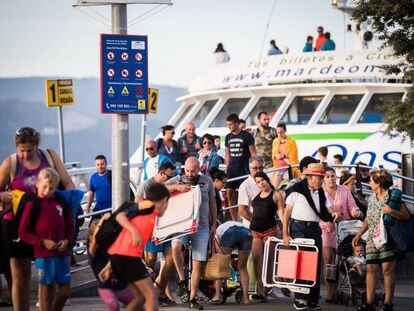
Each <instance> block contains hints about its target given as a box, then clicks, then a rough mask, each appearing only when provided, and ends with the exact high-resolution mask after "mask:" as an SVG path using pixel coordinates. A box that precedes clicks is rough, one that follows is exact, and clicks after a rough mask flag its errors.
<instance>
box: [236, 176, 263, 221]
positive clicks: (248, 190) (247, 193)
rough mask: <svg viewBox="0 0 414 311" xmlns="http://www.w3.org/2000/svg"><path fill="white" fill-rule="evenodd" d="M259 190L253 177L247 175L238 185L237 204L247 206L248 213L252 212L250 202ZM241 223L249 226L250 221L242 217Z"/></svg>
mask: <svg viewBox="0 0 414 311" xmlns="http://www.w3.org/2000/svg"><path fill="white" fill-rule="evenodd" d="M259 192H260V190H259V187H257V185H256V182H255V181H254V178H253V177H252V176H249V177H248V178H247V179H246V180H245V181H243V182H242V184H241V185H240V187H239V194H238V200H237V204H238V205H245V206H248V207H249V211H250V213H253V206H252V202H253V199H254V198H255V197H256V196H257V195H258V194H259ZM243 224H245V225H246V226H250V221H248V220H246V219H244V218H243Z"/></svg>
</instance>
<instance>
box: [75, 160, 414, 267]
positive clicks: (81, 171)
mask: <svg viewBox="0 0 414 311" xmlns="http://www.w3.org/2000/svg"><path fill="white" fill-rule="evenodd" d="M130 167H131V168H138V169H142V168H143V163H132V164H131V165H130ZM332 167H333V168H347V169H349V170H351V169H355V177H356V178H355V179H356V182H357V191H358V193H359V194H361V195H369V194H372V193H373V191H372V190H371V189H370V185H369V184H367V183H364V182H362V181H361V169H372V168H373V167H370V166H366V165H359V164H352V165H332ZM108 168H111V166H110V165H109V166H108ZM294 168H299V165H287V166H282V167H278V168H270V169H265V170H264V172H265V173H273V172H277V171H286V170H287V172H288V175H289V180H291V179H293V177H294V175H293V169H294ZM95 171H96V169H95V168H94V167H87V168H78V167H73V166H72V168H71V169H69V170H68V173H69V175H71V176H73V177H76V176H77V175H86V174H91V173H94V172H95ZM249 176H250V175H249V174H246V175H243V176H238V177H234V178H230V179H228V180H227V181H228V182H231V181H237V180H243V179H246V178H248V177H249ZM392 176H393V177H396V178H401V179H404V180H407V181H409V182H414V179H413V178H409V177H406V176H402V175H398V174H392ZM131 182H134V183H135V181H133V180H131ZM135 188H136V186H135ZM134 193H135V192H134ZM403 202H405V203H410V204H414V197H412V196H409V195H405V194H403ZM85 204H86V202H85V201H84V200H83V202H82V205H83V206H84V205H85ZM233 208H238V205H232V206H227V207H223V208H222V210H230V209H233ZM111 211H112V209H111V208H108V209H105V210H101V211H96V212H90V213H87V214H84V215H80V216H79V217H78V218H79V219H85V218H90V217H92V216H95V215H100V214H103V213H107V212H111ZM87 229H88V228H87V227H83V228H81V229H80V231H84V230H87ZM73 250H74V251H76V252H79V251H82V250H86V245H82V246H79V247H76V248H74V249H73ZM89 267H90V266H89V265H87V266H85V267H81V268H77V269H73V270H71V273H74V272H78V271H83V270H86V269H88V268H89Z"/></svg>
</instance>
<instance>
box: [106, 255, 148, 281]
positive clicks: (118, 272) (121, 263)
mask: <svg viewBox="0 0 414 311" xmlns="http://www.w3.org/2000/svg"><path fill="white" fill-rule="evenodd" d="M109 260H110V261H111V267H112V271H113V272H114V274H115V276H116V278H117V279H118V281H119V282H121V283H127V284H128V283H134V282H136V281H140V280H143V279H145V278H147V277H149V274H148V270H147V267H146V266H145V264H144V262H143V261H142V258H140V257H130V256H122V255H111V257H110V259H109Z"/></svg>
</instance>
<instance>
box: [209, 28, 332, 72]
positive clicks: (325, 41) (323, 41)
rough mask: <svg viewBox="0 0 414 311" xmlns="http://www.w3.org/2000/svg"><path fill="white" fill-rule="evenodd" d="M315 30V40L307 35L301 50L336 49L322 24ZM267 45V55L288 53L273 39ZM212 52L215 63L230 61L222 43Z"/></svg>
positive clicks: (287, 48)
mask: <svg viewBox="0 0 414 311" xmlns="http://www.w3.org/2000/svg"><path fill="white" fill-rule="evenodd" d="M316 31H317V33H318V35H317V36H316V40H315V42H314V38H313V36H311V35H309V36H307V38H306V43H305V46H304V48H303V50H302V52H317V51H334V50H335V49H336V45H335V42H334V41H333V40H332V39H331V33H330V32H328V31H327V32H325V31H324V29H323V27H322V26H319V27H318V28H317V30H316ZM269 46H270V47H269V50H268V51H267V55H268V56H273V55H281V54H288V53H289V47H287V46H285V47H284V48H283V49H280V48H279V47H278V46H277V45H276V40H275V39H271V40H270V42H269ZM213 54H214V63H215V64H222V63H228V62H229V61H230V55H229V53H228V52H227V51H226V50H225V49H224V46H223V43H218V44H217V47H216V49H215V50H214V53H213Z"/></svg>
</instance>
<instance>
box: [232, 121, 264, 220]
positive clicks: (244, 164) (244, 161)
mask: <svg viewBox="0 0 414 311" xmlns="http://www.w3.org/2000/svg"><path fill="white" fill-rule="evenodd" d="M226 124H227V127H228V129H229V130H230V133H229V134H227V135H226V138H225V146H226V162H225V163H226V167H227V177H228V178H229V179H230V178H235V177H240V176H244V175H247V174H249V158H250V157H251V156H255V155H256V149H255V148H254V138H253V136H252V135H251V134H250V133H248V132H246V131H242V130H240V127H239V116H238V115H237V114H235V113H233V114H230V115H229V116H228V117H227V119H226ZM242 181H243V180H242V179H239V180H235V181H231V182H227V183H226V191H227V198H228V200H229V205H230V206H233V205H235V204H236V202H237V196H236V189H238V188H239V186H240V184H241V183H242ZM230 214H231V218H232V220H234V221H237V220H238V219H237V211H236V210H235V209H230Z"/></svg>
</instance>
